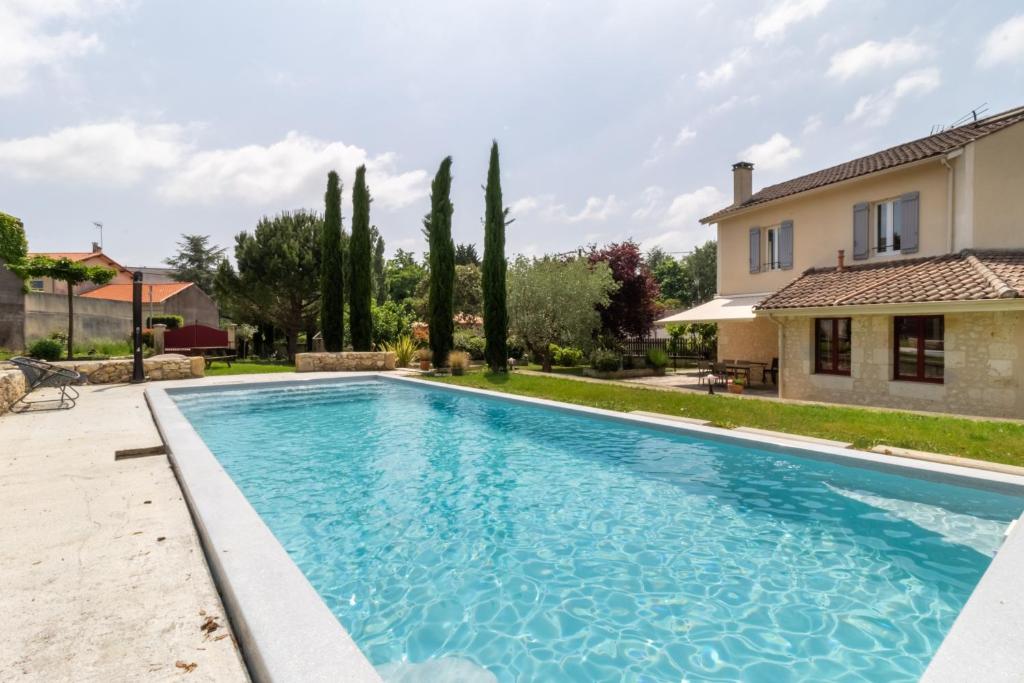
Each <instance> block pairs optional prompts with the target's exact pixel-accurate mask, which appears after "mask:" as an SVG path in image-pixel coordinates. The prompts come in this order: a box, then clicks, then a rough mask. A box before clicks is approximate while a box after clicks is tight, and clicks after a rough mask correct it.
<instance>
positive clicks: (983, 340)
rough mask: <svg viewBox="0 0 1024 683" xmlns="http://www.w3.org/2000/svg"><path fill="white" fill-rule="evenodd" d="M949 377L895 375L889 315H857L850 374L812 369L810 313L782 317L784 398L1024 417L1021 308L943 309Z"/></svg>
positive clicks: (1022, 319)
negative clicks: (896, 377) (936, 379)
mask: <svg viewBox="0 0 1024 683" xmlns="http://www.w3.org/2000/svg"><path fill="white" fill-rule="evenodd" d="M945 318H946V320H945V348H946V363H945V382H944V383H943V384H930V383H925V382H906V381H894V380H893V379H892V375H893V368H892V365H893V350H892V349H893V342H892V334H893V332H892V317H891V316H888V315H868V316H853V320H852V323H853V327H852V340H853V348H852V359H851V361H852V363H851V371H850V376H849V377H841V376H836V375H824V374H821V375H819V374H815V373H814V372H813V368H814V360H813V356H812V349H813V336H812V335H813V318H807V317H795V316H794V317H783V318H778V320H779V321H780V323H781V324H782V327H783V341H782V347H783V349H782V357H781V360H780V375H781V382H780V384H781V390H782V396H783V398H793V399H803V400H809V401H828V402H833V403H853V404H860V405H873V406H883V407H891V408H906V409H910V410H929V411H937V412H949V413H961V414H971V415H989V416H995V417H1014V418H1024V311H1001V312H990V313H959V314H947V315H946V316H945Z"/></svg>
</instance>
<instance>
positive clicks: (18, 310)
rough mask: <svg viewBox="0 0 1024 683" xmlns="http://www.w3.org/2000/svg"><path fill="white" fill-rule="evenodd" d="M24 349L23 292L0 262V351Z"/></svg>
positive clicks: (22, 288) (22, 284) (21, 286)
mask: <svg viewBox="0 0 1024 683" xmlns="http://www.w3.org/2000/svg"><path fill="white" fill-rule="evenodd" d="M23 348H25V290H24V283H23V282H22V281H21V278H20V277H18V276H17V275H15V274H14V273H12V272H11V271H9V270H7V268H6V267H5V266H4V262H3V260H0V349H11V350H20V349H23Z"/></svg>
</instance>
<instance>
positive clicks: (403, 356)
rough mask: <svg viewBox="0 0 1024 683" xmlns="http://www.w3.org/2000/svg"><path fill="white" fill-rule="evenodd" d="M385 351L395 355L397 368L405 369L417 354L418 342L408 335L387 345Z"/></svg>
mask: <svg viewBox="0 0 1024 683" xmlns="http://www.w3.org/2000/svg"><path fill="white" fill-rule="evenodd" d="M384 350H385V351H390V352H391V353H393V354H395V367H397V368H404V367H406V366H408V365H409V363H411V362H412V357H413V356H414V355H415V354H416V342H414V341H413V340H412V337H410V336H409V335H407V334H406V335H402V336H401V337H399V338H398V339H396V340H395V341H393V342H391V343H389V344H385V345H384Z"/></svg>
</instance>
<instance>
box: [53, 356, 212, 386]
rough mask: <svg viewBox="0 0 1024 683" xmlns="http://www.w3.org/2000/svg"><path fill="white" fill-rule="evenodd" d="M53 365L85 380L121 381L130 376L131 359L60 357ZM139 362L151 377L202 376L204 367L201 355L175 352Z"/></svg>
mask: <svg viewBox="0 0 1024 683" xmlns="http://www.w3.org/2000/svg"><path fill="white" fill-rule="evenodd" d="M57 365H60V366H62V367H65V368H71V369H72V370H74V371H76V372H80V373H81V374H82V375H84V376H85V377H86V378H87V380H88V382H89V384H123V383H125V382H130V381H131V379H132V360H131V359H130V358H118V359H112V360H86V361H79V360H76V361H61V362H59V363H57ZM142 365H143V368H144V369H145V373H146V378H147V379H149V380H151V381H159V380H167V379H191V378H193V377H202V376H203V375H204V374H205V370H206V364H205V363H204V362H203V359H202V358H200V357H198V356H197V357H194V358H193V357H189V356H182V355H179V354H176V353H168V354H164V355H160V356H150V357H149V358H146V359H145V360H144V361H143V363H142Z"/></svg>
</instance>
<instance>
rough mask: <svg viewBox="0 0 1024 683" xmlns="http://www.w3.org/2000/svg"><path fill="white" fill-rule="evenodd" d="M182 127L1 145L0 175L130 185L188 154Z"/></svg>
mask: <svg viewBox="0 0 1024 683" xmlns="http://www.w3.org/2000/svg"><path fill="white" fill-rule="evenodd" d="M185 130H186V129H185V128H184V127H183V126H178V125H174V124H161V125H149V126H145V125H139V124H137V123H135V122H133V121H127V120H123V121H112V122H108V123H95V124H85V125H82V126H75V127H70V128H62V129H60V130H57V131H54V132H52V133H50V134H49V135H40V136H35V137H28V138H20V139H13V140H3V141H0V171H6V172H8V173H10V174H11V175H13V176H15V177H18V178H24V179H32V178H50V177H57V178H64V179H75V180H85V181H89V182H95V183H103V184H113V185H130V184H132V183H134V182H136V181H138V180H139V179H141V178H142V176H143V174H144V173H145V172H146V171H149V170H152V169H169V168H171V167H173V166H175V165H176V164H178V163H179V162H180V161H181V160H182V159H183V158H184V156H185V154H186V153H187V152H188V150H189V144H188V143H187V142H186V141H185V139H184V134H185Z"/></svg>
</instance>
